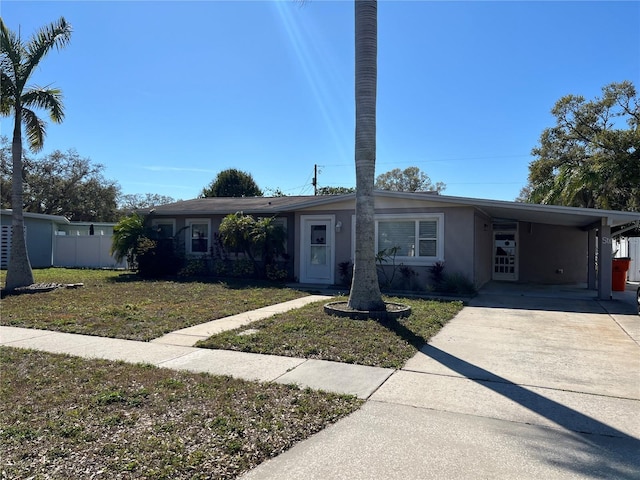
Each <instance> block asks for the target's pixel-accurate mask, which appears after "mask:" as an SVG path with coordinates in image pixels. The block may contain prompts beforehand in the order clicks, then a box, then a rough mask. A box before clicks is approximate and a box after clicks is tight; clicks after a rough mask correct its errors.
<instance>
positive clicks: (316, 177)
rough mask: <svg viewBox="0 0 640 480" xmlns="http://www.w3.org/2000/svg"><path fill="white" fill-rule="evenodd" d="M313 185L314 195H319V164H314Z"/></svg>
mask: <svg viewBox="0 0 640 480" xmlns="http://www.w3.org/2000/svg"><path fill="white" fill-rule="evenodd" d="M311 184H312V185H313V194H314V195H318V164H317V163H314V164H313V181H312V182H311Z"/></svg>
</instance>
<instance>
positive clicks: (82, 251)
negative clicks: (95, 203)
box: [0, 209, 125, 268]
mask: <svg viewBox="0 0 640 480" xmlns="http://www.w3.org/2000/svg"><path fill="white" fill-rule="evenodd" d="M11 213H12V212H11V210H4V209H3V210H0V268H7V266H8V265H9V256H10V254H11V222H12V220H11ZM23 215H24V225H25V231H26V239H27V252H28V254H29V261H30V263H31V266H32V267H33V268H48V267H85V268H122V267H124V266H125V265H124V263H122V262H117V261H116V260H115V258H113V256H112V255H111V253H110V249H111V240H112V237H113V226H114V225H115V224H114V223H97V222H96V223H91V222H70V221H69V220H68V219H67V218H65V217H63V216H60V215H47V214H42V213H29V212H24V213H23Z"/></svg>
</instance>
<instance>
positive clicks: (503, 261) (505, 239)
mask: <svg viewBox="0 0 640 480" xmlns="http://www.w3.org/2000/svg"><path fill="white" fill-rule="evenodd" d="M493 280H506V281H516V280H518V232H517V230H513V231H499V230H496V231H494V232H493Z"/></svg>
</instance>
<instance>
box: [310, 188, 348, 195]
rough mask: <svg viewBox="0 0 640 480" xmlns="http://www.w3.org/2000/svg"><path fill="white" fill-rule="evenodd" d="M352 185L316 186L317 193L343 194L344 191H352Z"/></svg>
mask: <svg viewBox="0 0 640 480" xmlns="http://www.w3.org/2000/svg"><path fill="white" fill-rule="evenodd" d="M355 191H356V189H355V188H354V187H318V192H317V194H318V195H344V194H345V193H353V192H355Z"/></svg>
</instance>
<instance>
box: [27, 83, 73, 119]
mask: <svg viewBox="0 0 640 480" xmlns="http://www.w3.org/2000/svg"><path fill="white" fill-rule="evenodd" d="M22 105H24V106H25V107H35V108H41V109H43V110H47V111H48V112H49V117H50V118H51V120H52V121H53V122H55V123H61V122H62V120H63V119H64V108H63V106H62V92H61V91H60V90H58V89H46V88H39V87H35V88H32V89H30V90H29V91H28V92H26V93H24V94H23V95H22Z"/></svg>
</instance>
